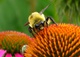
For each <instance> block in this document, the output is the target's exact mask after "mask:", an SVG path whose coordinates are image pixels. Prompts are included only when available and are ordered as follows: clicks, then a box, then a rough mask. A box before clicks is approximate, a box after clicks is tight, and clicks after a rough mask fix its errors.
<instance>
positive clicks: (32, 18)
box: [28, 12, 45, 28]
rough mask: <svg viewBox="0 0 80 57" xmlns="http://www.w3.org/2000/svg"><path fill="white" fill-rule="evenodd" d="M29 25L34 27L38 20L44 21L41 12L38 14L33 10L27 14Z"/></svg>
mask: <svg viewBox="0 0 80 57" xmlns="http://www.w3.org/2000/svg"><path fill="white" fill-rule="evenodd" d="M28 19H29V23H30V24H29V26H30V27H32V28H33V27H34V25H35V24H37V23H39V22H40V21H45V16H44V15H43V14H39V13H38V12H34V13H32V14H31V15H30V16H29V18H28Z"/></svg>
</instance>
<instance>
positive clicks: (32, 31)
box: [29, 27, 35, 36]
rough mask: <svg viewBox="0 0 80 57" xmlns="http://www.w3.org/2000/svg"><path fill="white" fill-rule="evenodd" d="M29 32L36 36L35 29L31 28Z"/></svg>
mask: <svg viewBox="0 0 80 57" xmlns="http://www.w3.org/2000/svg"><path fill="white" fill-rule="evenodd" d="M29 32H30V33H31V34H32V35H33V36H34V34H35V33H34V30H33V28H31V27H29Z"/></svg>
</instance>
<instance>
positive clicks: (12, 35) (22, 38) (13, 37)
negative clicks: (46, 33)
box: [0, 31, 31, 57]
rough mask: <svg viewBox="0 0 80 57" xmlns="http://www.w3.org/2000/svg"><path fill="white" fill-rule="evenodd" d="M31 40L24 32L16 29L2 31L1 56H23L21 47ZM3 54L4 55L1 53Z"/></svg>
mask: <svg viewBox="0 0 80 57" xmlns="http://www.w3.org/2000/svg"><path fill="white" fill-rule="evenodd" d="M29 41H31V38H30V37H29V36H27V35H26V34H24V33H21V32H16V31H5V32H0V57H2V56H3V54H4V53H5V55H4V56H5V57H12V56H15V57H23V55H22V53H21V48H22V46H23V45H26V44H28V43H29ZM1 54H2V55H1Z"/></svg>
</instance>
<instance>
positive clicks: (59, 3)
mask: <svg viewBox="0 0 80 57" xmlns="http://www.w3.org/2000/svg"><path fill="white" fill-rule="evenodd" d="M50 1H51V2H50ZM48 4H51V5H50V6H49V8H48V9H47V10H46V11H45V12H44V14H45V16H52V17H53V18H54V20H55V21H56V22H57V23H72V24H77V25H80V0H0V32H1V31H7V30H14V31H19V32H24V33H26V34H28V35H30V33H29V31H28V26H24V24H25V23H26V22H27V20H28V16H29V15H30V14H31V13H32V12H34V11H38V12H40V11H41V10H42V9H43V8H44V7H46V6H47V5H48Z"/></svg>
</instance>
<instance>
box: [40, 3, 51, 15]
mask: <svg viewBox="0 0 80 57" xmlns="http://www.w3.org/2000/svg"><path fill="white" fill-rule="evenodd" d="M49 6H50V4H48V5H47V6H46V7H45V8H44V9H42V10H41V11H40V14H42V13H43V12H44V11H45V10H46V9H47V8H48V7H49Z"/></svg>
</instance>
